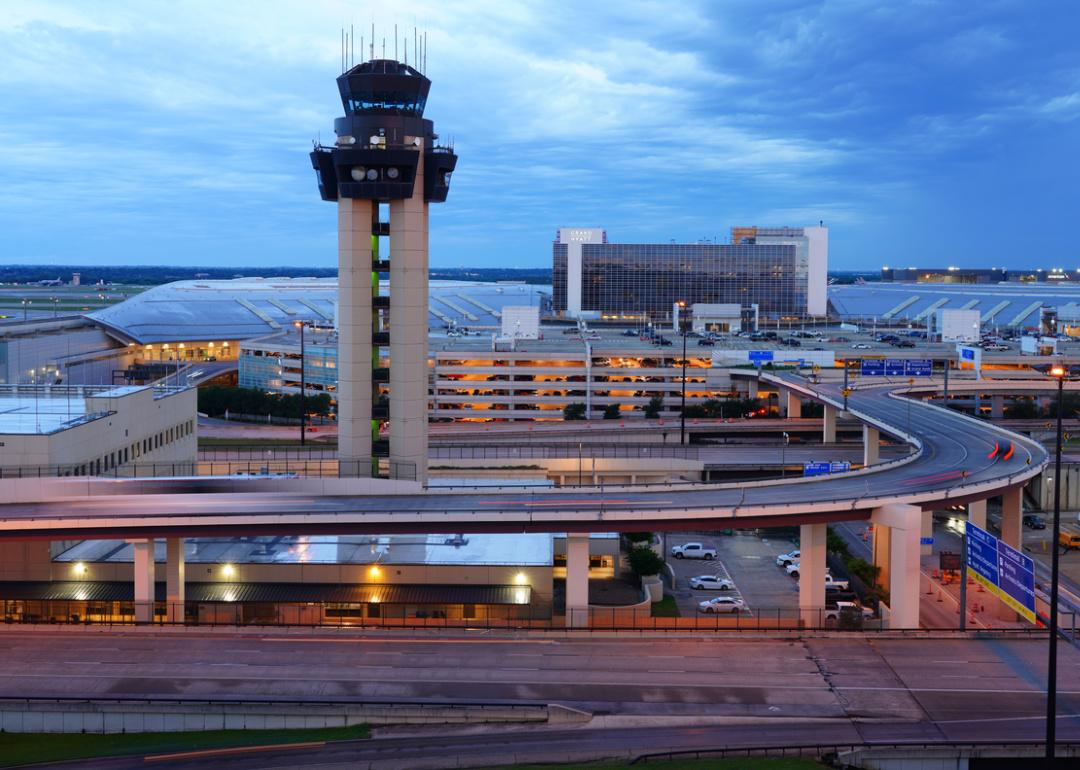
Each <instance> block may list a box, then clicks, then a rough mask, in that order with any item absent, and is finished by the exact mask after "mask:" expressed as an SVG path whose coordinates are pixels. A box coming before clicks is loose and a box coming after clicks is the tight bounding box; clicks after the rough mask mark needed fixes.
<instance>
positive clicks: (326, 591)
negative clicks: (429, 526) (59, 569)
mask: <svg viewBox="0 0 1080 770" xmlns="http://www.w3.org/2000/svg"><path fill="white" fill-rule="evenodd" d="M184 592H185V599H186V600H187V601H189V602H229V603H232V602H282V603H284V602H292V603H295V602H333V603H339V602H340V603H358V604H366V603H378V604H528V603H529V601H530V599H531V598H532V590H531V588H530V587H529V586H515V585H455V584H444V585H412V584H392V583H390V584H378V583H367V584H365V583H360V584H352V585H340V584H336V583H188V584H187V585H186V586H185V587H184ZM154 595H155V597H156V598H157V600H158V601H165V584H164V583H157V584H156V585H155V590H154ZM134 598H135V586H134V584H133V583H130V582H126V581H90V580H87V581H74V580H72V581H60V582H49V581H0V601H3V600H49V601H95V602H107V601H133V600H134Z"/></svg>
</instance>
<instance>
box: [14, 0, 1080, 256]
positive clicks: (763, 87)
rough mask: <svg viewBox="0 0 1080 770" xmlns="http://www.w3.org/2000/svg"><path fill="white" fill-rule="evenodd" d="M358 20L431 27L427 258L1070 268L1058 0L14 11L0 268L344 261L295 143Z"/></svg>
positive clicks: (1065, 43) (1072, 172)
mask: <svg viewBox="0 0 1080 770" xmlns="http://www.w3.org/2000/svg"><path fill="white" fill-rule="evenodd" d="M388 7H389V8H390V9H391V10H392V11H396V12H397V15H392V14H391V13H387V12H384V11H381V10H378V9H379V8H388ZM373 14H374V17H373ZM373 18H374V21H375V23H376V27H377V37H378V38H381V37H382V36H384V35H385V36H387V37H392V35H393V24H394V23H397V24H399V25H400V29H401V32H402V35H404V34H405V30H406V29H408V30H409V32H408V35H409V37H410V39H411V35H412V27H413V25H414V24H415V25H419V26H421V27H423V28H426V29H427V31H428V40H429V43H428V49H429V56H428V74H429V76H430V77H431V78H432V80H433V85H432V91H431V97H430V99H429V102H428V110H427V115H428V117H431V118H433V119H434V120H435V124H436V130H437V131H439V132H440V134H441V135H442V136H443V137H444V138H452V139H453V140H454V142H455V144H456V147H457V151H458V154H459V156H460V160H459V163H458V171H457V173H456V174H455V175H454V180H453V184H452V187H451V192H450V198H449V200H448V201H447V202H446V203H444V204H440V205H436V206H433V207H432V214H431V227H432V233H431V263H432V265H433V266H440V267H448V266H460V265H467V266H481V267H483V266H502V267H507V266H510V267H536V266H547V265H549V264H550V258H551V245H550V244H551V241H552V239H553V237H554V234H555V230H556V228H558V227H559V226H563V225H568V226H602V227H606V228H607V230H608V235H609V238H610V239H611V240H613V241H627V242H633V241H652V242H667V241H669V240H671V239H676V240H679V241H693V240H697V239H700V238H713V237H719V238H721V239H723V238H725V237H726V235H727V233H728V232H729V229H730V227H731V226H732V225H737V224H759V225H802V224H813V223H816V222H817V221H818V220H824V221H825V223H826V224H828V225H829V226H830V228H831V232H830V235H831V260H830V261H831V264H830V266H831V267H833V268H835V269H877V268H879V267H880V266H881V265H883V264H890V265H961V266H980V265H981V266H999V267H1001V266H1004V267H1021V266H1024V267H1034V266H1047V267H1050V266H1062V267H1069V268H1077V267H1080V248H1078V246H1077V240H1078V239H1077V237H1076V231H1077V230H1078V229H1080V222H1078V220H1080V216H1078V211H1077V208H1078V206H1077V202H1078V195H1077V190H1078V188H1080V173H1078V172H1080V161H1078V158H1080V46H1078V45H1077V44H1076V41H1075V29H1076V26H1077V24H1078V23H1080V4H1078V3H1076V2H1067V1H1065V0H1062V1H1060V2H1049V1H1047V2H1042V1H1040V0H1026V1H1025V2H1006V1H1004V0H980V2H968V1H967V0H958V1H957V2H936V1H935V0H914V1H912V2H902V1H897V2H860V1H858V0H839V1H837V2H832V1H829V2H800V1H798V0H713V2H700V3H695V2H692V1H691V2H679V3H672V2H651V1H649V0H622V1H621V2H618V3H614V2H593V3H582V2H563V3H560V2H551V1H545V2H531V3H515V2H511V1H510V0H480V1H479V2H460V3H447V2H429V1H428V0H416V2H411V3H409V4H386V3H380V4H378V6H376V5H374V4H369V3H346V2H337V1H334V2H331V1H329V0H324V1H320V0H308V1H307V2H292V3H287V2H259V3H255V2H250V3H248V2H220V0H215V1H214V2H184V1H183V0H180V2H171V3H153V2H123V1H122V0H113V1H112V2H109V3H86V2H70V3H60V2H34V3H19V2H17V0H10V1H9V2H6V3H5V4H4V10H3V13H0V50H3V51H4V52H5V53H4V66H3V67H0V94H2V97H3V98H2V99H0V259H3V260H4V261H5V262H26V263H80V264H92V263H98V264H188V265H238V266H242V265H318V266H332V265H333V264H334V263H335V260H336V246H335V226H336V217H335V211H334V206H333V205H332V204H329V203H324V202H322V201H320V200H319V197H318V193H317V190H316V187H315V178H314V172H312V171H311V169H310V166H309V164H308V159H307V152H308V150H309V149H310V145H311V141H312V139H313V138H314V137H315V136H316V135H317V134H319V133H320V132H321V136H322V137H323V139H324V140H326V139H327V138H329V137H332V125H333V119H334V118H335V117H337V116H338V115H339V114H340V113H341V104H340V101H339V100H338V97H337V92H336V87H335V84H334V78H335V77H336V76H337V75H338V74H339V70H340V58H339V48H340V44H339V30H340V28H341V26H342V25H343V24H344V25H348V24H350V23H353V24H355V25H356V34H357V37H359V35H360V34H361V30H362V29H370V25H371V22H372V20H373ZM365 36H366V37H370V33H368V34H367V35H365ZM388 46H389V47H390V48H391V49H392V40H388ZM379 48H380V49H381V45H380V46H379ZM357 58H358V59H359V58H360V53H359V51H358V52H357Z"/></svg>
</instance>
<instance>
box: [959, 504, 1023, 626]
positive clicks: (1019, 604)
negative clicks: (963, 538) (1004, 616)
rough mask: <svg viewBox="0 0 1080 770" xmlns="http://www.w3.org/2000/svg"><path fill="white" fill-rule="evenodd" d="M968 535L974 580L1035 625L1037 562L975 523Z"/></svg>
mask: <svg viewBox="0 0 1080 770" xmlns="http://www.w3.org/2000/svg"><path fill="white" fill-rule="evenodd" d="M966 532H967V553H966V554H965V556H966V558H967V563H968V570H969V571H970V572H971V576H972V577H973V578H975V580H977V581H979V582H980V583H982V585H983V586H985V587H986V590H988V591H989V592H990V593H992V594H994V595H995V596H997V597H998V598H999V599H1001V601H1003V602H1005V604H1007V605H1008V606H1009V607H1011V608H1012V609H1014V610H1016V612H1017V613H1019V614H1020V615H1022V616H1024V617H1025V618H1027V620H1028V622H1029V623H1034V622H1035V562H1034V561H1033V560H1032V559H1031V557H1030V556H1025V555H1024V554H1023V553H1021V552H1020V551H1018V550H1016V549H1015V548H1013V547H1012V546H1011V545H1008V544H1007V543H1003V542H1002V541H1001V540H999V539H998V538H996V537H994V536H993V535H991V534H990V533H989V532H987V531H986V530H985V529H981V528H979V527H977V526H975V525H974V524H972V523H971V522H968V524H967V529H966Z"/></svg>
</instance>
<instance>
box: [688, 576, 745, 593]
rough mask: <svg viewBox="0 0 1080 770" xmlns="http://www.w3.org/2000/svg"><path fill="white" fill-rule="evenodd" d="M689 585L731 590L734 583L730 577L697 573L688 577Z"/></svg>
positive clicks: (699, 587) (714, 589)
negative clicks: (695, 575)
mask: <svg viewBox="0 0 1080 770" xmlns="http://www.w3.org/2000/svg"><path fill="white" fill-rule="evenodd" d="M690 587H691V588H698V589H708V590H711V591H731V590H732V589H734V588H735V583H734V582H732V580H731V578H722V577H720V576H719V575H698V576H697V577H692V578H690Z"/></svg>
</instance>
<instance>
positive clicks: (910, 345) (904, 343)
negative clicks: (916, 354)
mask: <svg viewBox="0 0 1080 770" xmlns="http://www.w3.org/2000/svg"><path fill="white" fill-rule="evenodd" d="M896 347H898V348H913V347H915V343H914V342H912V341H911V340H900V341H899V342H897V343H896Z"/></svg>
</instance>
